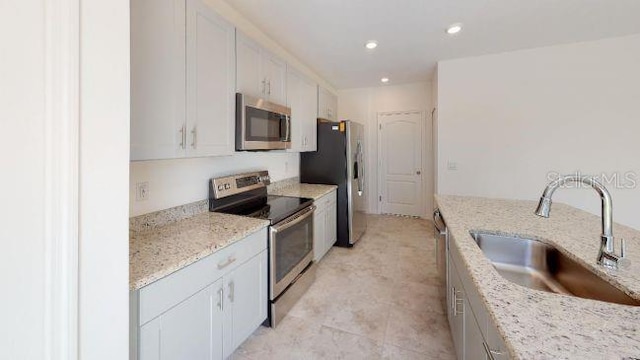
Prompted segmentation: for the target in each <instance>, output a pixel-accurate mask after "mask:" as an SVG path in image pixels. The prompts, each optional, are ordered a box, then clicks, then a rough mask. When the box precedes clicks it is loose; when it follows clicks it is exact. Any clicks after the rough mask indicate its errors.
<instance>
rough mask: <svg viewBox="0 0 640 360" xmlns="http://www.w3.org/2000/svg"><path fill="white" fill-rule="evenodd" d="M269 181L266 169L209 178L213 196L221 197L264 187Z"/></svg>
mask: <svg viewBox="0 0 640 360" xmlns="http://www.w3.org/2000/svg"><path fill="white" fill-rule="evenodd" d="M270 183H271V178H270V177H269V172H268V171H259V172H255V173H246V174H239V175H231V176H225V177H219V178H215V179H211V189H212V190H213V192H214V197H215V198H216V199H220V198H223V197H227V196H231V195H235V194H239V193H242V192H245V191H249V190H253V189H257V188H261V187H265V186H267V185H269V184H270Z"/></svg>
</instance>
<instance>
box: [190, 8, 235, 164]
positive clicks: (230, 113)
mask: <svg viewBox="0 0 640 360" xmlns="http://www.w3.org/2000/svg"><path fill="white" fill-rule="evenodd" d="M234 49H235V29H234V27H233V26H232V25H231V24H229V23H228V22H226V21H225V20H223V19H222V18H221V17H220V16H218V15H217V14H216V13H215V12H214V11H213V10H212V9H211V8H210V7H209V6H208V5H206V4H204V2H203V0H187V131H188V133H187V135H188V136H187V139H188V141H187V155H188V156H214V155H231V154H232V153H233V149H234V129H235V118H234V117H235V91H234V89H235V76H236V62H235V51H234Z"/></svg>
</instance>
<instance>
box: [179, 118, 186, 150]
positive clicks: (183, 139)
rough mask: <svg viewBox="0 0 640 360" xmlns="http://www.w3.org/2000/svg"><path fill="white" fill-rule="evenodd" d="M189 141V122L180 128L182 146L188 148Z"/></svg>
mask: <svg viewBox="0 0 640 360" xmlns="http://www.w3.org/2000/svg"><path fill="white" fill-rule="evenodd" d="M186 143H187V124H182V127H181V128H180V148H181V149H186Z"/></svg>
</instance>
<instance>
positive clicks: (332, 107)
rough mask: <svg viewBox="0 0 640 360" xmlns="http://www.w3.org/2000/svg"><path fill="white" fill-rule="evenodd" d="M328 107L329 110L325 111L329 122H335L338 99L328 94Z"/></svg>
mask: <svg viewBox="0 0 640 360" xmlns="http://www.w3.org/2000/svg"><path fill="white" fill-rule="evenodd" d="M328 105H329V108H328V109H327V111H328V113H329V114H328V116H329V120H333V121H337V120H338V97H337V96H335V95H333V94H329V102H328Z"/></svg>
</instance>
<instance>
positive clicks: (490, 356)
mask: <svg viewBox="0 0 640 360" xmlns="http://www.w3.org/2000/svg"><path fill="white" fill-rule="evenodd" d="M482 346H483V347H484V352H485V353H486V354H487V358H488V359H489V360H496V358H495V356H494V355H497V356H500V357H502V355H503V352H502V351H500V350H491V348H490V347H489V345H488V344H487V343H486V342H484V341H483V342H482Z"/></svg>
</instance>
